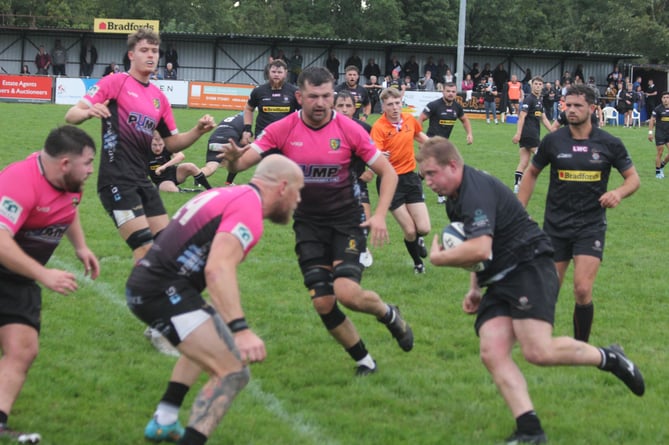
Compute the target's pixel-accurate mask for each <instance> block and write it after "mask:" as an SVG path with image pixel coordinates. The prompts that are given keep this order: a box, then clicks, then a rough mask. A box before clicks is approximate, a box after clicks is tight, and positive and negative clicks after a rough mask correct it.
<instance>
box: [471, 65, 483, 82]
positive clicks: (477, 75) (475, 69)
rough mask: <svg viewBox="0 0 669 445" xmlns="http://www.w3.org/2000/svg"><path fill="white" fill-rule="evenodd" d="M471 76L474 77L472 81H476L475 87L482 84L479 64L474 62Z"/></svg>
mask: <svg viewBox="0 0 669 445" xmlns="http://www.w3.org/2000/svg"><path fill="white" fill-rule="evenodd" d="M469 74H470V75H471V76H472V80H473V81H474V85H478V84H479V83H481V82H480V80H479V79H480V78H481V70H479V64H478V62H474V64H473V65H472V69H471V70H469Z"/></svg>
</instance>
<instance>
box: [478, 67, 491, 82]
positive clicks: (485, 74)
mask: <svg viewBox="0 0 669 445" xmlns="http://www.w3.org/2000/svg"><path fill="white" fill-rule="evenodd" d="M490 76H492V71H491V70H490V64H489V63H486V64H485V65H483V71H481V77H480V78H481V79H483V81H484V82H486V83H487V82H488V78H489V77H490Z"/></svg>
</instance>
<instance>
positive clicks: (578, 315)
mask: <svg viewBox="0 0 669 445" xmlns="http://www.w3.org/2000/svg"><path fill="white" fill-rule="evenodd" d="M594 316H595V306H594V304H593V303H590V304H583V305H581V304H576V305H574V320H573V322H574V338H575V339H576V340H580V341H584V342H586V343H587V342H588V339H589V338H590V329H591V328H592V319H593V318H594Z"/></svg>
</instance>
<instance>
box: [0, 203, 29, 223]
mask: <svg viewBox="0 0 669 445" xmlns="http://www.w3.org/2000/svg"><path fill="white" fill-rule="evenodd" d="M21 213H23V207H21V206H20V205H19V204H18V203H17V202H16V201H14V200H13V199H12V198H10V197H8V196H3V197H2V199H0V215H1V216H4V217H5V218H7V219H8V220H10V221H11V222H12V224H16V221H18V220H19V217H20V216H21Z"/></svg>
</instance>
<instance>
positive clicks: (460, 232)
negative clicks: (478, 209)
mask: <svg viewBox="0 0 669 445" xmlns="http://www.w3.org/2000/svg"><path fill="white" fill-rule="evenodd" d="M465 239H466V237H465V227H464V224H463V223H462V222H460V221H453V222H452V223H450V224H449V225H447V226H446V227H444V230H443V231H442V232H441V245H442V246H443V247H444V250H449V249H453V248H455V247H457V246H459V245H460V244H462V243H463V242H464V241H465ZM490 260H492V254H491V255H490V259H489V260H488V261H482V262H480V263H476V264H474V265H473V266H470V267H465V269H466V270H468V271H470V272H481V271H483V270H485V268H486V266H487V265H488V264H489V263H490Z"/></svg>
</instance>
